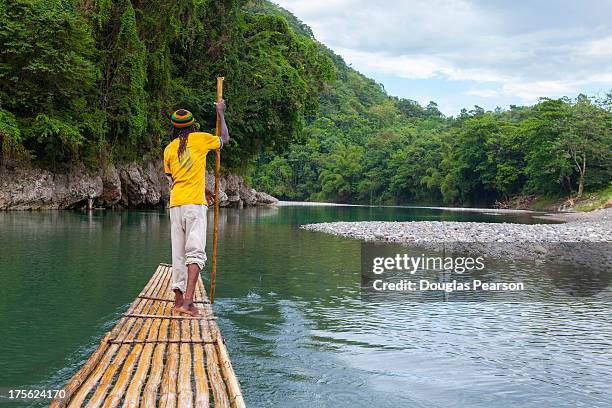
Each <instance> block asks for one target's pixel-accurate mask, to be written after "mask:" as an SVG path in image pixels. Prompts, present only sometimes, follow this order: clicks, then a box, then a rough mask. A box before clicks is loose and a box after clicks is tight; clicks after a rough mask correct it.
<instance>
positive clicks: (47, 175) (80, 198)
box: [0, 160, 278, 210]
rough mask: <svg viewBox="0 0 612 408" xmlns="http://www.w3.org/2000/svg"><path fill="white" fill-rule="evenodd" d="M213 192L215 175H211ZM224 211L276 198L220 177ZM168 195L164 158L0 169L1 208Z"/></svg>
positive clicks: (129, 204)
mask: <svg viewBox="0 0 612 408" xmlns="http://www.w3.org/2000/svg"><path fill="white" fill-rule="evenodd" d="M206 183H207V186H209V188H210V189H211V190H212V189H213V186H214V174H212V173H210V172H207V174H206ZM219 188H220V190H219V197H220V200H221V201H220V205H221V206H222V207H228V206H233V207H243V206H256V205H258V206H259V205H261V206H270V205H275V204H276V203H277V202H278V200H277V199H276V198H274V197H272V196H270V195H268V194H266V193H263V192H258V191H255V190H254V189H253V188H251V187H250V186H248V185H247V184H246V183H245V181H244V179H243V178H242V177H240V176H238V175H234V174H227V175H221V178H220V186H219ZM169 197H170V191H169V187H168V182H167V181H166V177H165V176H164V173H163V167H162V165H161V160H160V161H159V162H157V161H149V162H144V163H137V162H129V163H121V164H110V165H108V166H106V167H105V168H103V169H99V170H88V169H86V168H85V166H84V165H83V164H77V165H74V166H73V167H71V168H70V169H68V170H66V171H64V172H51V171H49V170H45V169H40V168H36V167H25V166H1V167H0V210H44V209H67V208H82V207H86V206H87V205H88V202H89V201H90V199H91V203H92V204H93V206H94V207H102V208H159V207H163V206H165V205H166V204H167V202H168V201H169Z"/></svg>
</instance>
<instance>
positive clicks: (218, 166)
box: [210, 77, 225, 304]
mask: <svg viewBox="0 0 612 408" xmlns="http://www.w3.org/2000/svg"><path fill="white" fill-rule="evenodd" d="M224 79H225V78H224V77H217V103H218V102H221V99H223V80H224ZM217 136H221V118H219V113H217ZM216 153H217V155H216V156H217V160H216V162H215V217H214V221H213V250H212V263H211V272H210V303H211V304H213V303H215V286H216V284H217V240H218V238H219V172H220V171H221V150H220V149H217V151H216Z"/></svg>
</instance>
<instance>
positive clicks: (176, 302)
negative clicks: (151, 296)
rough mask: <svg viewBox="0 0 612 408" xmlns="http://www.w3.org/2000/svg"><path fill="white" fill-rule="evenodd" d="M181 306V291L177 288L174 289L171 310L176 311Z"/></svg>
mask: <svg viewBox="0 0 612 408" xmlns="http://www.w3.org/2000/svg"><path fill="white" fill-rule="evenodd" d="M181 306H183V292H181V291H180V290H178V289H174V307H173V308H172V310H173V311H174V312H175V313H178V312H179V309H180V308H181Z"/></svg>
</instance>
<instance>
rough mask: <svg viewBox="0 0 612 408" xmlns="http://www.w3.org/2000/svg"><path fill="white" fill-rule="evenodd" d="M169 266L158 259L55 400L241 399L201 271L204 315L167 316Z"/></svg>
mask: <svg viewBox="0 0 612 408" xmlns="http://www.w3.org/2000/svg"><path fill="white" fill-rule="evenodd" d="M170 272H171V268H170V266H169V265H160V267H159V268H158V269H157V271H156V272H155V274H153V276H152V277H151V279H150V280H149V282H148V283H147V284H146V285H145V288H144V289H143V290H142V292H141V293H140V295H139V296H138V297H137V298H136V299H135V300H134V302H133V303H132V305H131V306H130V308H129V313H127V314H126V315H124V316H123V317H122V318H121V319H120V320H119V322H118V323H117V324H116V325H115V327H114V328H113V329H112V330H111V331H110V332H109V333H107V334H106V336H105V337H104V339H103V342H102V344H101V345H100V347H98V349H97V350H96V351H95V352H94V353H93V354H92V356H91V357H89V359H88V360H87V362H86V363H85V365H84V366H83V367H82V368H81V370H79V372H78V373H77V374H75V375H74V376H73V378H72V379H71V380H70V381H69V382H68V383H67V384H66V386H65V387H64V390H65V391H67V394H66V398H64V399H61V400H54V401H52V403H51V406H52V407H55V408H63V407H64V406H65V405H66V404H68V406H69V407H82V406H87V407H101V406H104V407H111V408H114V407H117V406H119V405H120V404H122V405H123V407H128V408H134V407H146V408H148V407H152V406H158V407H165V408H167V407H172V408H174V407H179V408H183V407H188V408H193V407H196V408H210V406H211V405H213V404H214V406H215V408H229V407H231V408H243V407H244V406H245V405H244V400H243V397H242V394H241V392H240V385H239V383H238V381H237V379H236V377H235V373H234V370H233V369H232V366H231V362H230V360H229V356H228V353H227V349H226V348H225V345H224V343H223V338H222V337H221V332H220V331H219V328H218V326H217V324H216V322H215V321H214V320H212V319H213V318H214V315H213V312H212V306H211V305H210V303H207V302H206V301H207V297H206V288H205V287H204V284H203V281H202V279H201V278H199V279H198V280H197V282H196V288H195V298H196V299H198V300H199V301H200V303H198V309H199V310H200V312H201V315H202V319H199V320H196V319H187V318H184V319H168V317H171V311H172V303H171V302H167V301H165V299H166V298H167V297H170V296H172V290H171V283H170V281H171V279H170Z"/></svg>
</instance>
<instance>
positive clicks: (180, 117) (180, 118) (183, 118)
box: [170, 109, 193, 129]
mask: <svg viewBox="0 0 612 408" xmlns="http://www.w3.org/2000/svg"><path fill="white" fill-rule="evenodd" d="M170 120H171V121H172V126H174V127H175V128H179V129H181V128H185V127H187V126H190V125H193V115H192V114H191V112H189V111H188V110H185V109H179V110H177V111H176V112H174V113H173V114H172V116H171V117H170Z"/></svg>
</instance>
